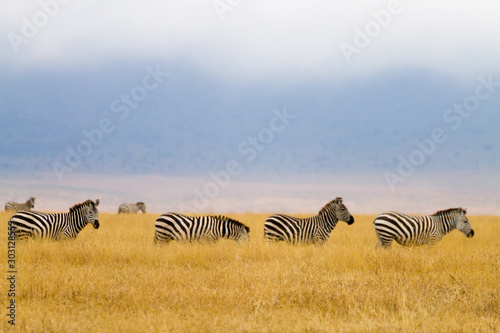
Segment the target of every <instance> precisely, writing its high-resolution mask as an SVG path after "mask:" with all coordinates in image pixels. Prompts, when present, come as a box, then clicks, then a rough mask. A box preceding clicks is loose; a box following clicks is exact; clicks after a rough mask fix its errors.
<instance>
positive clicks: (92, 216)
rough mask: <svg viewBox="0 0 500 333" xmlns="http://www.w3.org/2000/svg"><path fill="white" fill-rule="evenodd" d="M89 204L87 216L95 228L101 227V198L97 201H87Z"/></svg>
mask: <svg viewBox="0 0 500 333" xmlns="http://www.w3.org/2000/svg"><path fill="white" fill-rule="evenodd" d="M87 202H88V203H89V204H88V205H87V211H86V217H87V219H88V221H89V222H90V223H92V226H93V227H94V229H99V211H98V210H97V206H99V202H100V201H99V199H97V200H96V201H95V203H94V202H93V201H92V200H88V201H87Z"/></svg>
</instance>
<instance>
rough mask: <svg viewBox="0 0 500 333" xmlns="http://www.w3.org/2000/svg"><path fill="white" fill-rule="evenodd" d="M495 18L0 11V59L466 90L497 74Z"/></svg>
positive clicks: (448, 5)
mask: <svg viewBox="0 0 500 333" xmlns="http://www.w3.org/2000/svg"><path fill="white" fill-rule="evenodd" d="M499 17H500V3H499V2H498V1H487V0H483V1H474V2H472V1H456V0H446V1H405V0H401V1H397V0H396V1H394V0H389V1H329V0H324V1H290V0H287V1H285V0H277V1H263V0H252V1H244V0H217V1H213V0H204V1H193V0H182V1H181V0H177V1H158V0H156V1H155V0H145V1H141V2H137V1H104V2H103V1H92V0H88V1H77V0H71V1H68V0H64V1H62V0H59V1H57V0H39V1H4V2H3V3H2V10H1V11H0V35H1V36H2V41H1V42H0V55H1V59H2V61H1V66H6V67H9V68H13V69H19V70H25V69H29V68H33V67H41V68H51V69H57V70H61V69H64V68H66V67H82V68H86V67H88V66H90V67H95V66H105V65H106V64H109V63H114V62H117V61H127V60H129V61H131V60H135V59H145V60H152V61H159V60H161V61H162V62H168V61H178V60H183V61H186V62H189V63H191V64H194V65H195V66H200V67H201V68H203V69H206V70H208V71H209V72H212V73H214V74H215V75H220V76H229V77H230V78H231V79H235V78H238V79H249V78H250V79H263V78H266V77H270V76H278V77H286V78H288V79H291V80H293V79H300V78H303V77H306V78H307V77H326V78H332V77H333V78H339V79H344V78H349V77H353V76H357V75H370V74H373V73H376V72H378V71H381V70H386V69H394V68H425V69H428V70H432V71H438V72H440V73H443V74H446V75H452V76H455V77H457V78H459V79H461V80H475V79H476V78H477V76H478V75H479V74H484V73H491V72H495V73H498V72H500V62H499V61H498V59H500V43H499V42H498V38H496V35H497V33H498V31H500V20H499V19H498V18H499ZM363 35H365V36H363ZM351 47H352V48H351ZM342 49H344V51H342ZM346 50H347V53H348V56H346ZM16 51H17V52H16ZM348 58H349V60H350V61H348Z"/></svg>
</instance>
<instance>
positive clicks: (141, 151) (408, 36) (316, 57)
mask: <svg viewBox="0 0 500 333" xmlns="http://www.w3.org/2000/svg"><path fill="white" fill-rule="evenodd" d="M499 18H500V2H499V1H496V0H495V1H493V0H491V1H487V0H483V1H481V0H479V1H456V0H443V1H430V0H429V1H427V0H423V1H408V0H401V1H398V0H385V1H366V0H363V1H332V0H322V1H290V0H287V1H284V0H275V1H263V0H251V1H250V0H203V1H193V0H176V1H164V0H145V1H117V0H108V1H95V0H86V1H82V0H80V1H78V0H37V1H27V0H26V1H15V0H2V4H1V8H0V36H1V37H0V119H3V122H1V123H0V172H6V174H7V173H9V172H18V171H19V172H21V171H23V172H24V171H25V172H28V173H33V172H37V171H39V172H47V171H49V172H52V171H53V168H54V165H55V163H59V164H58V165H64V166H65V167H66V165H67V166H70V169H71V172H68V174H69V173H72V174H73V175H75V179H76V180H78V179H79V177H78V176H77V175H82V174H87V175H92V174H98V173H102V174H106V173H108V174H117V173H123V174H130V173H132V174H138V175H160V176H162V177H167V178H168V177H198V178H203V179H204V180H203V181H202V185H200V186H199V188H200V189H203V188H204V187H203V186H205V185H203V184H210V182H212V178H210V177H211V176H209V175H210V172H218V171H220V170H222V169H221V166H222V167H224V166H225V165H226V163H227V162H228V161H230V160H237V161H239V162H240V163H241V165H242V171H241V175H238V177H235V178H234V180H235V181H236V180H238V181H248V182H256V183H257V182H266V181H268V180H272V181H276V182H280V181H281V182H287V181H288V180H289V179H295V180H297V181H299V182H304V183H306V182H307V180H308V179H309V178H308V177H309V176H311V177H312V176H317V179H316V181H319V182H320V183H321V184H323V183H325V182H326V183H328V185H329V186H330V185H331V186H333V187H336V186H339V184H340V185H341V184H344V185H345V188H344V189H345V190H344V192H345V193H349V190H348V189H351V191H354V192H352V196H351V198H354V199H355V200H358V201H357V205H358V208H359V209H362V210H365V211H376V210H377V209H378V207H379V206H380V201H383V202H384V203H389V204H393V202H392V200H394V198H395V195H394V188H393V187H394V186H392V184H393V183H392V180H391V181H389V180H387V179H388V178H387V176H386V175H387V174H388V173H390V174H391V175H395V176H399V177H400V179H401V181H399V180H398V184H397V186H401V187H398V188H397V190H399V189H400V188H401V189H402V188H403V186H407V187H406V190H405V191H406V192H405V191H403V190H401V192H399V194H400V195H399V197H398V200H400V204H401V207H413V208H412V209H413V210H416V209H420V208H418V207H424V206H425V207H427V204H428V202H429V200H428V199H427V195H428V193H429V192H430V191H431V190H429V188H432V191H433V193H434V195H435V196H436V199H435V200H434V203H435V204H436V206H441V205H442V206H447V205H449V206H450V207H451V206H456V205H459V204H460V205H461V204H462V203H463V204H464V205H469V204H470V203H471V202H473V200H472V196H474V200H475V201H474V202H475V203H474V206H475V207H476V208H478V207H485V208H484V210H482V211H483V212H491V211H495V212H498V210H497V209H496V208H495V207H498V202H497V201H498V199H495V198H496V197H495V196H494V195H493V194H492V193H495V192H496V191H497V190H496V189H497V188H498V186H497V185H496V184H498V182H500V178H499V177H498V168H499V165H500V162H499V161H500V153H499V152H500V147H499V146H498V142H500V141H499V137H500V132H499V131H498V130H497V128H498V121H499V117H500V116H499V113H498V110H499V107H500V95H499V92H500V88H498V87H500V61H499V59H500V42H499V38H498V32H500V20H499ZM155 69H159V70H160V71H162V72H163V73H166V72H167V71H168V72H169V74H171V75H170V76H168V78H167V76H163V77H162V78H160V80H159V81H157V82H158V85H156V84H155V83H154V81H152V80H151V76H150V75H151V71H154V70H155ZM148 80H149V81H148ZM145 82H146V83H145ZM485 82H486V83H485ZM160 83H161V84H160ZM144 84H148V86H150V85H151V84H153V85H154V86H155V87H157V89H156V88H155V89H153V90H149V88H148V91H149V92H146V90H145V88H144V87H143V85H144ZM141 89H142V91H143V94H147V98H146V97H144V98H142V97H141V96H146V95H141V96H139V95H135V97H134V98H135V101H137V102H140V103H138V105H139V106H133V107H132V106H130V104H127V105H128V106H130V108H132V109H129V108H128V106H127V107H125V104H123V103H125V102H124V100H123V96H125V95H126V94H129V95H130V94H131V95H133V94H134V91H135V92H136V93H137V92H140V91H141ZM486 95H487V96H486ZM133 96H134V95H133ZM485 96H486V97H485ZM139 97H141V98H139ZM120 98H122V99H121V100H120ZM115 101H118V102H120V101H121V103H122V104H121V105H120V106H121V109H122V110H123V109H124V108H125V110H127V111H131V112H130V114H131V116H130V117H128V118H127V117H124V118H122V117H118V116H119V115H120V113H116V112H115V111H117V109H116V105H117V104H116V103H115ZM457 103H458V104H460V103H462V104H464V105H465V106H466V108H469V109H470V110H469V111H470V112H469V111H467V112H465V111H463V108H462V109H455V105H457ZM467 103H469V104H467ZM113 105H114V106H115V108H114V107H113ZM276 109H279V110H285V109H286V110H288V111H289V112H290V113H291V114H293V115H296V120H293V121H290V126H289V127H286V130H282V131H280V132H279V133H278V132H277V133H274V134H275V140H273V138H271V139H270V140H267V141H266V140H264V141H266V142H267V143H268V144H267V146H265V149H264V148H262V149H260V148H259V149H257V147H258V146H255V147H256V148H255V149H257V150H259V152H258V157H256V158H255V159H254V160H252V161H251V163H250V162H248V163H246V161H247V160H248V159H247V156H248V155H244V154H243V155H242V154H241V151H242V150H241V149H240V150H239V148H241V147H243V148H247V149H248V148H249V146H248V145H249V144H247V141H248V142H250V141H249V139H248V138H251V137H252V136H253V137H256V135H257V136H258V135H260V134H262V135H263V134H266V133H269V129H267V127H269V126H270V124H271V121H273V118H275V117H276V116H275V113H273V112H275V110H276ZM125 118H126V119H125ZM294 119H295V118H294ZM102 121H105V122H106V123H107V124H108V125H107V126H108V128H111V127H112V128H113V129H112V130H109V131H108V132H106V135H105V136H103V137H102V138H103V139H102V140H101V138H99V140H97V139H96V140H95V141H98V143H94V144H93V145H92V144H91V143H90V142H89V140H90V139H89V136H88V133H89V131H91V130H94V129H96V128H97V127H99V126H102ZM462 123H463V124H462ZM266 126H267V127H266ZM105 127H106V126H105ZM266 130H267V132H265V133H264V132H263V131H266ZM436 130H437V133H438V134H439V133H441V134H439V135H437V137H438V139H436V140H434V137H433V135H434V134H433V133H436ZM103 131H104V130H103ZM86 133H87V134H86ZM274 134H273V135H274ZM444 136H446V139H443V140H441V139H440V138H442V137H444ZM94 138H95V137H94ZM430 138H433V140H434V141H435V142H434V146H432V147H431V148H432V149H431V148H428V146H427V148H426V146H422V142H427V143H428V142H429V140H430ZM268 141H269V142H268ZM271 141H272V143H271ZM436 142H437V143H436ZM242 145H243V146H242ZM82 147H83V148H85V147H87V150H83V148H82ZM422 147H423V148H422ZM79 149H80V150H79ZM74 151H78V152H79V154H80V155H79V158H80V159H79V160H77V163H73V164H74V165H73V164H71V163H69V162H68V161H70V159H69V157H68V156H73V155H72V154H73V153H72V152H74ZM243 151H246V150H245V149H243ZM425 151H431V152H428V153H425V154H424V152H425ZM256 155H257V153H256ZM412 158H413V160H414V161H416V162H415V163H414V164H415V165H416V168H414V170H410V171H411V172H407V171H408V170H404V167H402V165H403V164H404V163H407V162H404V163H403V162H402V161H403V160H405V161H406V160H411V159H412ZM412 163H413V162H412ZM70 164H71V165H70ZM459 172H462V176H455V175H458V174H459ZM408 173H409V174H410V175H407V174H408ZM346 174H347V175H349V176H350V177H351V178H349V181H345V179H344V178H345V177H344V176H345V175H346ZM56 175H59V174H58V173H57V172H56V171H54V172H52V174H51V176H50V177H51V179H52V180H51V181H52V182H55V184H56V188H57V189H58V190H57V191H63V190H61V188H62V187H64V186H66V187H64V190H65V189H66V188H67V189H68V191H70V190H71V191H73V190H75V189H77V190H81V188H82V186H81V182H77V181H76V182H75V183H71V182H70V181H69V180H67V179H70V178H69V177H68V178H64V181H61V178H60V177H59V176H58V177H56ZM285 175H287V177H288V178H284V177H285ZM401 175H402V176H401ZM443 175H447V176H449V177H447V178H443V177H442V176H443ZM463 175H466V176H463ZM65 176H66V174H65ZM326 176H331V177H334V178H335V177H337V178H335V180H331V181H325V179H328V178H325V177H326ZM360 176H363V177H366V179H361V178H360ZM2 177H3V176H2ZM37 177H38V176H35V178H37ZM280 177H281V178H280ZM391 177H392V176H391ZM401 177H402V178H401ZM21 178H22V177H21ZM313 178H314V177H313ZM403 178H404V179H403ZM463 178H466V179H467V181H468V183H467V184H466V185H467V186H464V185H463V182H462V181H461V180H462V179H463ZM23 179H24V178H23ZM330 179H333V178H330ZM391 179H394V178H391ZM443 179H445V181H444V180H443ZM485 179H487V180H488V183H489V184H490V185H491V186H490V188H489V189H488V190H485V191H482V190H483V188H482V184H483V183H484V182H485ZM351 180H352V181H351ZM441 180H443V181H442V183H441V184H440V183H439V181H441ZM154 181H155V180H154ZM154 181H153V182H154ZM169 181H170V180H168V181H167V183H168V182H169ZM356 182H357V184H358V185H359V187H353V183H354V184H356ZM117 183H118V181H117ZM367 183H371V184H372V185H373V186H375V187H371V188H367V189H364V188H365V185H367ZM17 184H18V183H17V182H10V183H8V184H7V185H8V186H7V187H5V186H4V188H3V189H2V190H1V191H2V192H0V199H2V198H3V199H4V200H11V199H16V200H22V198H25V197H29V196H31V195H35V196H36V193H37V189H36V188H34V187H33V186H35V185H33V182H32V181H31V180H30V181H28V183H27V184H28V185H29V186H31V187H29V186H28V185H26V186H28V187H26V188H19V187H18V186H17ZM380 184H382V185H380ZM419 184H428V185H429V186H428V187H425V186H424V187H422V189H420V190H418V186H416V185H419ZM368 185H369V184H368ZM197 186H198V185H197ZM377 186H378V187H377ZM42 187H43V188H45V187H44V186H41V187H40V188H42ZM257 188H258V187H257ZM301 188H302V187H301V185H297V189H298V191H297V193H298V194H297V197H298V198H299V199H300V200H303V199H304V200H305V199H306V197H308V196H310V197H311V198H312V197H316V195H317V193H316V192H314V191H312V190H311V193H312V194H310V195H309V194H308V195H303V194H301ZM133 189H134V190H133V193H136V191H142V193H148V192H149V186H147V185H144V186H143V188H142V189H137V188H136V187H133ZM373 189H378V190H377V191H378V192H376V195H373V193H374V191H375V190H373ZM416 189H417V190H418V191H417V190H416ZM443 189H445V190H443ZM109 190H110V191H112V190H113V189H112V188H110V189H109ZM228 190H229V187H228ZM234 190H235V191H236V189H234ZM478 190H480V191H478ZM162 191H163V187H161V186H160V187H159V189H158V193H160V194H158V195H155V197H156V198H157V200H158V203H157V205H158V206H157V207H163V206H162V205H163V204H164V203H165V200H164V198H165V196H162V195H161V193H162ZM193 191H194V189H191V188H188V189H187V193H188V194H186V195H185V198H184V199H185V202H188V201H189V200H190V199H191V198H190V196H191V194H192V193H194V192H193ZM363 191H364V193H365V195H366V198H373V199H372V204H370V205H371V206H370V205H366V206H362V205H361V202H368V201H367V200H368V199H364V200H361V199H360V198H357V199H356V195H359V193H360V192H363ZM474 191H476V192H474ZM94 192H95V195H97V194H99V193H102V192H103V191H102V190H101V189H97V187H96V190H95V191H94ZM94 192H89V193H91V194H92V195H94ZM222 192H223V191H222ZM222 192H221V193H222ZM242 192H244V191H242ZM257 192H258V191H257ZM257 192H256V193H257ZM313 192H314V193H313ZM61 193H63V192H61ZM64 193H65V194H64V195H63V196H62V197H64V198H67V200H68V202H64V203H62V204H61V205H62V206H63V207H64V206H66V207H67V206H68V205H70V204H72V203H73V201H74V200H75V199H74V198H73V196H72V195H67V194H66V192H64ZM228 193H229V192H227V193H225V194H224V193H222V194H221V195H222V196H221V197H220V198H224V195H229V194H228ZM325 193H327V194H325V196H324V197H323V196H321V197H320V196H317V202H316V203H315V204H314V205H312V206H314V207H317V206H319V207H320V206H321V204H323V203H324V202H326V201H327V200H331V199H332V198H333V197H335V196H337V195H339V193H335V194H332V196H333V197H332V198H330V194H329V193H330V188H328V189H326V190H325ZM332 193H333V191H332ZM404 193H407V194H408V196H405V195H403V194H404ZM472 193H476V194H477V195H476V194H472ZM171 194H172V198H176V196H177V192H173V193H171ZM109 195H110V196H108V198H107V200H108V202H111V201H109V200H110V199H109V198H110V197H111V195H115V199H116V202H118V201H121V200H125V199H124V198H125V196H124V195H123V193H115V194H113V193H111V194H109ZM165 195H166V194H165ZM384 195H385V197H384ZM86 196H87V192H86V193H85V196H84V195H82V196H81V197H82V200H83V199H86ZM231 196H233V195H232V194H231ZM270 196H271V195H270ZM40 197H41V195H40ZM45 197H46V198H50V197H51V196H50V195H49V194H46V195H45ZM143 197H146V196H145V195H143ZM234 197H237V195H234ZM126 198H127V200H131V201H134V200H136V201H137V200H143V199H142V198H135V196H133V195H132V194H131V195H130V196H127V197H126ZM380 198H388V199H387V200H385V199H380ZM181 199H182V198H181ZM24 200H25V199H24ZM151 200H152V199H151ZM256 200H257V201H255V202H254V203H256V206H255V207H257V206H258V205H260V201H259V200H260V199H259V195H256ZM419 200H421V201H419ZM495 200H496V201H495ZM169 201H170V200H169ZM285 201H286V202H288V199H286V200H285ZM42 202H43V201H42ZM103 202H104V200H103ZM224 202H225V203H224V204H226V205H227V207H229V208H227V209H235V208H234V207H232V206H231V205H232V203H230V202H231V201H230V200H229V201H227V202H226V201H224ZM238 202H240V200H238ZM293 202H294V201H290V203H289V204H287V205H288V206H286V205H284V206H283V209H285V208H286V209H289V210H291V211H292V210H293V209H294V205H298V203H297V204H294V203H293ZM409 202H411V203H409ZM418 202H420V203H418ZM113 204H114V203H113ZM302 204H304V205H306V206H309V205H310V204H311V203H310V202H305V201H304V202H302ZM419 205H420V206H419ZM306 206H304V207H306ZM221 207H222V206H221ZM253 207H254V206H252V205H251V204H250V203H249V204H248V205H247V206H242V207H241V209H242V210H245V209H254V208H253ZM297 207H299V206H297ZM300 207H302V206H300ZM173 208H175V207H173ZM436 208H438V207H436ZM58 209H59V208H58ZM158 209H160V208H158ZM170 209H171V208H170ZM301 209H302V208H301ZM315 209H316V208H315ZM495 209H496V210H495ZM221 210H224V209H222V208H221Z"/></svg>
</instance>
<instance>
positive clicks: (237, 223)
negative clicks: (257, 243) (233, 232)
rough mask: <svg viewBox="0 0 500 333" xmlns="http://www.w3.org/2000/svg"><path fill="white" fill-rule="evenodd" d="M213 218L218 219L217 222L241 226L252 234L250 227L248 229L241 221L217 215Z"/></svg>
mask: <svg viewBox="0 0 500 333" xmlns="http://www.w3.org/2000/svg"><path fill="white" fill-rule="evenodd" d="M213 218H216V219H217V220H219V221H221V222H226V223H230V224H235V225H236V226H241V227H243V228H245V229H246V230H247V232H250V228H249V227H247V226H246V225H244V224H243V223H241V222H240V221H236V220H233V219H232V218H229V217H227V216H223V215H217V216H213Z"/></svg>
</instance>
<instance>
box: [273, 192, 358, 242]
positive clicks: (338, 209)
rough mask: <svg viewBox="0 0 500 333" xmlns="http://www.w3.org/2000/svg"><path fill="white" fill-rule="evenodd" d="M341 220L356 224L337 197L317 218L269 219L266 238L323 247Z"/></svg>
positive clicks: (280, 215) (283, 217)
mask: <svg viewBox="0 0 500 333" xmlns="http://www.w3.org/2000/svg"><path fill="white" fill-rule="evenodd" d="M339 220H342V221H344V222H347V224H348V225H351V224H353V223H354V217H353V216H352V215H351V214H350V213H349V211H348V210H347V208H346V206H344V204H343V203H342V198H340V197H337V198H336V199H335V200H332V201H330V202H329V203H327V204H326V205H325V206H324V207H323V208H321V210H320V211H319V213H318V215H316V216H312V217H307V218H297V217H292V216H288V215H284V214H277V215H273V216H270V217H268V218H267V219H266V222H265V223H264V238H265V239H267V240H268V241H286V242H287V243H290V244H315V245H322V244H324V243H325V242H326V241H327V240H328V238H330V233H331V232H332V231H333V229H334V228H335V226H336V225H337V222H338V221H339Z"/></svg>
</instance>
